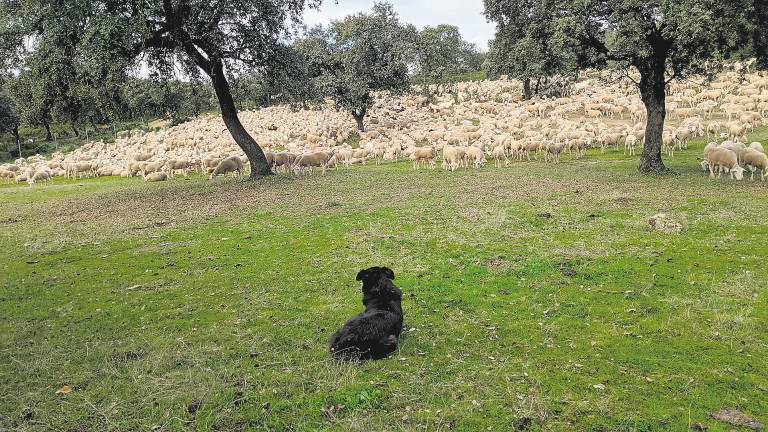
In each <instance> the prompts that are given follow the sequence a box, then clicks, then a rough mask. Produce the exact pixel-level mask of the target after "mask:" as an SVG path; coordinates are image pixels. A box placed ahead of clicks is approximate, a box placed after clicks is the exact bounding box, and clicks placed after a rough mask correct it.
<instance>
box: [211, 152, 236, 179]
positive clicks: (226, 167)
mask: <svg viewBox="0 0 768 432" xmlns="http://www.w3.org/2000/svg"><path fill="white" fill-rule="evenodd" d="M230 173H231V174H232V175H233V176H236V177H240V176H241V175H242V173H243V162H242V161H241V160H240V158H239V157H237V156H230V157H228V158H226V159H224V160H222V161H221V162H219V164H218V165H216V168H214V169H213V172H212V173H211V175H210V177H208V179H209V180H213V179H214V178H215V177H218V176H220V175H224V176H225V175H227V174H230Z"/></svg>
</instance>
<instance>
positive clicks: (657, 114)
mask: <svg viewBox="0 0 768 432" xmlns="http://www.w3.org/2000/svg"><path fill="white" fill-rule="evenodd" d="M484 3H485V13H486V15H487V17H488V18H489V19H491V20H493V21H495V22H496V23H497V24H498V32H497V37H496V41H495V43H496V44H499V45H498V49H500V50H503V51H507V50H513V49H514V48H515V47H517V46H520V44H531V43H532V44H533V46H535V47H546V48H547V49H548V50H551V51H552V52H554V53H559V57H561V58H570V59H576V60H577V62H576V64H578V65H579V66H580V67H586V66H597V67H600V66H604V65H606V64H607V62H613V63H614V64H615V65H617V66H619V67H630V66H633V67H635V68H636V69H637V70H638V71H639V72H640V80H639V82H638V83H637V85H638V88H639V90H640V94H641V97H642V100H643V103H644V104H645V107H646V110H647V114H648V116H647V125H646V145H645V147H644V150H643V154H642V157H641V160H640V166H639V170H640V171H641V172H665V171H666V167H665V166H664V164H663V162H662V159H661V138H662V132H663V127H664V120H665V117H666V108H665V86H666V84H668V83H669V82H670V81H671V80H673V79H677V78H681V77H685V76H687V75H690V74H693V73H699V72H702V71H703V70H704V68H705V65H707V64H711V63H712V62H713V61H718V60H725V59H728V58H729V57H730V56H731V55H732V54H733V53H735V52H736V51H738V50H739V49H740V48H741V47H743V46H745V45H749V44H752V45H753V48H754V49H753V51H754V52H755V53H758V54H759V53H760V52H765V48H764V46H763V45H764V43H765V36H764V35H763V34H762V33H763V32H764V31H765V28H766V23H765V22H764V21H763V22H760V20H764V19H765V11H766V8H768V5H766V3H765V2H764V1H762V0H734V1H728V2H723V1H714V0H680V1H665V0H650V1H649V0H584V1H579V2H573V1H567V0H484ZM542 16H544V17H545V19H538V17H542ZM761 17H762V18H761ZM543 23H546V24H547V26H546V28H541V24H543ZM526 39H529V40H531V42H526ZM534 52H536V50H534ZM512 56H513V57H514V56H517V54H516V53H513V54H512ZM537 66H538V62H534V64H533V65H532V66H531V69H530V70H528V69H526V73H530V72H531V71H534V72H540V71H537V70H536V69H537ZM544 69H545V71H546V68H544Z"/></svg>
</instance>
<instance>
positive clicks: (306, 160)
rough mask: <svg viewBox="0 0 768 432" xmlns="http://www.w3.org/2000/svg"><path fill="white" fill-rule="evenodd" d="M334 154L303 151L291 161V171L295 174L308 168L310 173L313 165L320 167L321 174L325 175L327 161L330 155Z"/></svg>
mask: <svg viewBox="0 0 768 432" xmlns="http://www.w3.org/2000/svg"><path fill="white" fill-rule="evenodd" d="M334 154H335V153H334V152H314V153H305V154H303V155H301V156H298V157H297V158H296V161H295V162H294V163H293V171H294V172H295V173H296V174H299V173H302V172H304V171H306V170H307V169H309V173H310V174H312V171H313V169H314V168H315V167H320V168H321V169H322V171H323V175H325V170H326V168H327V167H328V161H330V160H331V157H333V156H334Z"/></svg>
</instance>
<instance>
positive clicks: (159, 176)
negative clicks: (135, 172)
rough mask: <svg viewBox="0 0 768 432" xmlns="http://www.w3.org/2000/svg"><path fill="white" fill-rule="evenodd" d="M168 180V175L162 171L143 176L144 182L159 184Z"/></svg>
mask: <svg viewBox="0 0 768 432" xmlns="http://www.w3.org/2000/svg"><path fill="white" fill-rule="evenodd" d="M166 180H168V174H166V173H165V172H163V171H159V172H153V173H149V174H147V175H145V176H144V181H145V182H161V181H166Z"/></svg>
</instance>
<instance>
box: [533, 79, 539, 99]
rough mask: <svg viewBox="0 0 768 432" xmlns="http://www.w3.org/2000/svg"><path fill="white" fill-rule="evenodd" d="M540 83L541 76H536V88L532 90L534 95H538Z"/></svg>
mask: <svg viewBox="0 0 768 432" xmlns="http://www.w3.org/2000/svg"><path fill="white" fill-rule="evenodd" d="M540 85H541V77H538V78H536V89H535V90H534V91H533V93H534V94H535V95H537V96H538V95H539V86H540Z"/></svg>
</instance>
